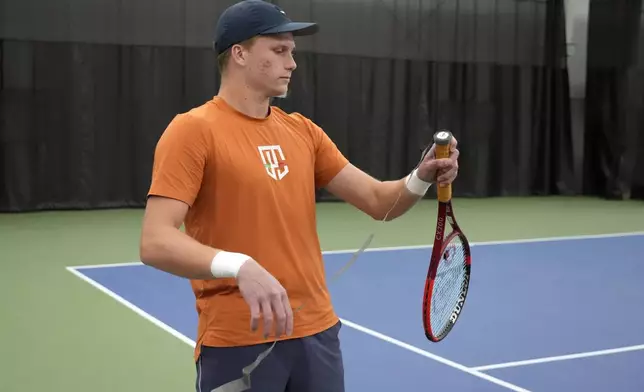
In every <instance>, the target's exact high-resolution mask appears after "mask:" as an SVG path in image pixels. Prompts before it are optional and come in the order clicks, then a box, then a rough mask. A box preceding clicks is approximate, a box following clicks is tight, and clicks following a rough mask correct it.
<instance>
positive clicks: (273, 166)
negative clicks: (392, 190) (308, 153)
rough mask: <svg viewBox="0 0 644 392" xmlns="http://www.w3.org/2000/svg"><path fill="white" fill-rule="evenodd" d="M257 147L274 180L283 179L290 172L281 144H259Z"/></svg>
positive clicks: (265, 166) (267, 170) (267, 171)
mask: <svg viewBox="0 0 644 392" xmlns="http://www.w3.org/2000/svg"><path fill="white" fill-rule="evenodd" d="M257 149H258V150H259V155H260V156H261V157H262V163H263V164H264V168H265V169H266V173H268V175H269V176H271V177H272V178H273V179H274V180H281V179H282V178H284V176H286V175H287V174H288V166H287V165H286V160H285V158H284V152H283V151H282V147H281V146H279V145H276V146H259V147H257Z"/></svg>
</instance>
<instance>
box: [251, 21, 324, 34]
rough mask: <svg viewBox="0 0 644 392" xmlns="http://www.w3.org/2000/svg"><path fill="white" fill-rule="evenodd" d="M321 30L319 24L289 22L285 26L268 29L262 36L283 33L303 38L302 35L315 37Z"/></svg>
mask: <svg viewBox="0 0 644 392" xmlns="http://www.w3.org/2000/svg"><path fill="white" fill-rule="evenodd" d="M318 30H320V27H319V26H318V24H317V23H308V22H289V23H285V24H283V25H280V26H277V27H274V28H272V29H268V30H266V31H264V32H262V35H265V34H281V33H292V34H293V35H297V36H302V35H313V34H315V33H317V32H318Z"/></svg>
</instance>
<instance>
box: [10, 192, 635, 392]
mask: <svg viewBox="0 0 644 392" xmlns="http://www.w3.org/2000/svg"><path fill="white" fill-rule="evenodd" d="M435 207H436V205H435V202H433V201H424V202H423V203H421V204H419V205H418V206H416V207H415V208H414V209H413V210H412V211H411V212H410V213H409V214H408V215H406V216H405V217H403V218H401V219H399V220H397V221H394V222H390V223H385V224H381V223H379V222H374V221H372V220H370V219H369V218H367V217H365V216H364V215H362V214H361V213H360V212H357V211H355V210H353V209H352V208H351V207H350V206H347V205H345V204H341V203H327V204H320V205H319V207H318V211H319V212H318V213H319V231H320V238H321V241H322V247H323V249H324V252H325V254H324V258H325V264H326V267H327V271H328V272H329V274H332V273H334V272H335V271H337V270H338V269H340V268H341V267H342V266H344V264H345V263H346V262H347V261H348V260H349V259H350V257H351V255H352V253H351V250H353V249H355V248H357V247H360V246H361V245H362V243H363V242H364V240H365V239H366V237H367V236H368V235H369V234H370V233H371V232H372V231H373V230H376V238H375V240H374V242H373V243H372V245H371V247H370V249H369V250H368V251H367V252H365V253H363V254H362V255H361V256H360V257H359V258H358V260H357V261H356V263H355V264H354V265H353V266H352V267H351V268H349V269H348V270H347V271H346V272H345V273H344V274H343V275H341V276H340V277H339V279H337V280H336V281H333V282H331V283H330V285H329V288H330V290H331V294H332V296H333V301H334V305H335V307H336V311H337V313H338V314H339V316H340V317H341V319H342V323H343V328H342V330H341V339H342V345H343V352H344V358H345V367H346V382H347V391H348V392H352V391H356V392H366V391H369V392H381V391H382V392H385V391H388V392H389V391H444V390H451V391H482V392H485V391H584V392H599V391H602V392H603V391H607V390H610V391H611V392H622V391H623V392H631V391H633V392H635V391H644V372H642V369H644V334H643V333H642V331H644V285H642V283H641V281H642V280H643V278H644V203H642V202H635V201H629V202H622V201H604V200H598V199H586V198H522V199H518V198H493V199H456V200H455V201H454V209H455V213H456V217H457V219H458V220H459V223H460V224H461V226H462V228H463V230H464V231H465V232H466V234H467V236H468V237H469V239H470V241H471V242H473V246H472V257H473V266H472V280H471V288H470V293H469V296H468V299H467V302H466V305H465V308H464V313H463V314H462V317H461V319H460V320H459V323H458V324H457V325H456V327H455V329H454V330H453V331H452V333H451V334H450V335H449V336H448V337H447V338H446V340H444V341H443V342H441V343H431V342H429V341H428V340H426V338H425V336H424V334H423V329H422V323H421V318H420V316H421V313H420V311H421V296H422V291H423V288H424V282H425V275H426V273H427V265H428V262H429V255H430V252H431V247H430V246H429V245H427V244H428V243H430V241H431V237H432V235H433V231H434V225H435V215H436V212H435V210H436V208H435ZM141 214H142V211H141V210H104V211H91V212H43V213H28V214H4V215H2V214H0V246H1V249H2V253H1V255H2V262H1V263H0V266H1V267H2V274H1V275H0V276H1V277H2V281H3V285H2V288H0V294H2V295H1V296H0V298H2V312H1V313H2V315H3V317H2V318H3V322H2V325H3V334H2V339H3V342H2V346H3V347H4V348H5V349H3V355H2V356H1V358H2V369H4V370H5V371H6V374H5V375H3V376H2V377H0V390H1V391H40V390H48V391H86V390H92V391H114V390H118V391H142V390H145V391H148V390H150V391H152V390H154V391H159V392H166V391H168V392H169V391H177V390H181V391H190V390H194V387H193V385H194V373H195V371H194V366H193V365H192V362H191V359H192V347H193V345H194V339H195V331H196V314H195V310H194V301H193V297H192V292H191V291H190V286H189V284H188V282H187V281H186V280H183V279H180V278H177V277H173V276H171V275H168V274H166V273H163V272H160V271H157V270H153V269H151V268H149V267H146V266H144V265H142V264H140V263H139V262H138V261H136V260H137V257H138V239H139V237H138V235H139V227H140V219H141ZM344 249H349V251H347V250H344ZM296 317H297V315H296ZM6 327H8V328H6ZM278 344H279V343H278ZM7 348H8V351H7V350H6V349H7Z"/></svg>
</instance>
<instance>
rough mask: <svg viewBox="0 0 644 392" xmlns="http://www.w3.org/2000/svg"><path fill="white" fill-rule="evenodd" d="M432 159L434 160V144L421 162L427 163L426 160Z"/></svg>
mask: <svg viewBox="0 0 644 392" xmlns="http://www.w3.org/2000/svg"><path fill="white" fill-rule="evenodd" d="M434 158H436V144H432V146H431V147H430V149H429V151H427V154H425V156H424V157H423V160H424V161H427V160H432V159H434Z"/></svg>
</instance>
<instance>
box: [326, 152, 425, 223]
mask: <svg viewBox="0 0 644 392" xmlns="http://www.w3.org/2000/svg"><path fill="white" fill-rule="evenodd" d="M419 181H421V180H420V179H415V182H416V183H417V184H419V185H418V186H417V188H418V189H419V190H421V189H422V191H421V192H418V193H413V192H412V191H410V190H409V189H408V188H407V186H406V185H405V184H406V182H407V177H405V178H402V179H399V180H395V181H379V180H377V179H375V178H373V177H371V176H370V175H368V174H366V173H365V172H363V171H362V170H360V169H358V168H357V167H355V166H353V165H351V164H349V165H347V166H346V167H345V168H344V169H342V171H340V172H339V173H338V175H336V176H335V177H334V178H333V180H331V181H330V182H329V184H328V185H327V187H326V189H327V190H328V191H329V192H331V193H332V194H334V195H335V196H337V197H339V198H341V199H343V200H344V201H346V202H347V203H349V204H351V205H353V206H355V207H356V208H358V209H359V210H361V211H363V212H364V213H366V214H367V215H369V216H371V217H372V218H374V219H377V220H383V219H385V217H386V219H387V220H392V219H395V218H397V217H399V216H401V215H403V214H404V213H406V212H407V211H408V210H409V209H410V208H411V207H413V206H414V205H415V204H416V202H417V201H418V200H420V199H421V197H422V195H423V194H424V191H425V190H426V189H428V188H429V186H430V183H425V184H423V183H420V182H419ZM394 203H395V207H394ZM392 207H394V208H393V209H392Z"/></svg>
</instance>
